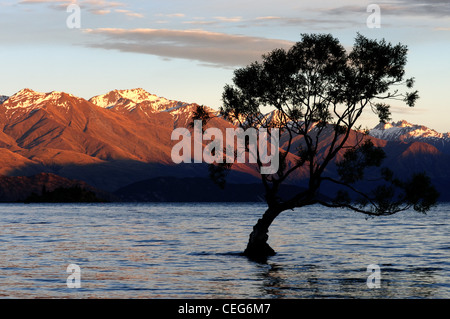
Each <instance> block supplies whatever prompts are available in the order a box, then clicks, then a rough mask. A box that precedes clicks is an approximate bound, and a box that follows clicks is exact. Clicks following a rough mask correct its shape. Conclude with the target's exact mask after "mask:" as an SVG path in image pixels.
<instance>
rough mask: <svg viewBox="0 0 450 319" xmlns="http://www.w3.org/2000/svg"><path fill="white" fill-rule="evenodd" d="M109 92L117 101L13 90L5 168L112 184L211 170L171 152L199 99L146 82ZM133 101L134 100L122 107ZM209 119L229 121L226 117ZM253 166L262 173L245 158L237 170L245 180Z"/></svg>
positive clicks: (5, 107)
mask: <svg viewBox="0 0 450 319" xmlns="http://www.w3.org/2000/svg"><path fill="white" fill-rule="evenodd" d="M118 95H120V96H121V97H120V98H118V99H115V98H117V97H118ZM106 96H108V97H112V98H111V99H109V100H108V101H110V102H111V101H113V102H112V103H113V104H101V105H100V106H99V105H96V104H94V103H92V102H90V101H88V100H85V99H83V98H78V97H76V96H73V95H71V94H67V93H64V92H56V91H55V92H50V93H40V92H35V91H33V90H31V89H23V90H21V91H19V92H17V93H16V94H14V95H13V96H11V97H10V98H9V99H8V100H6V101H5V102H4V103H3V104H1V105H0V173H1V174H4V175H8V176H23V175H26V176H30V175H35V174H39V173H42V172H45V173H52V174H56V175H59V176H62V177H65V178H70V179H80V180H83V181H85V182H87V183H88V184H90V185H92V186H94V187H96V188H99V189H103V190H106V191H115V190H117V189H118V188H121V187H124V186H126V185H128V184H131V183H134V182H137V181H140V180H144V179H148V178H154V177H158V176H181V177H182V176H186V177H188V176H189V177H196V176H202V177H205V176H208V169H207V165H202V164H196V165H188V164H186V165H175V164H174V163H173V161H172V159H171V150H172V147H173V145H175V143H177V141H172V140H171V134H172V131H173V129H174V128H176V127H179V126H182V127H186V126H187V124H188V123H189V122H190V121H191V119H192V114H193V112H194V111H195V109H196V106H197V105H196V104H189V103H183V102H177V101H168V100H165V99H163V98H161V99H157V98H155V97H154V95H151V94H150V93H146V92H143V91H142V90H140V89H138V90H122V91H112V92H109V93H108V94H106V95H105V96H104V97H106ZM147 97H150V98H151V99H150V100H145V98H147ZM125 99H128V100H127V101H125ZM91 100H92V101H105V100H106V98H99V99H94V98H93V99H91ZM129 101H131V102H129ZM158 101H159V102H158ZM122 102H124V103H125V104H120V103H122ZM131 103H134V105H133V107H129V108H125V107H124V105H131ZM163 105H164V106H163ZM105 106H108V107H105ZM150 109H151V112H150ZM211 125H213V126H214V127H219V128H222V129H225V128H226V127H230V126H231V125H230V124H229V123H228V122H226V121H225V120H223V119H220V118H215V119H213V120H212V121H211ZM239 170H240V171H241V172H239ZM249 173H250V175H252V176H253V178H254V176H256V171H254V170H253V171H252V169H249V168H248V167H245V166H242V165H241V166H240V167H239V166H238V167H237V170H236V173H233V174H232V178H236V180H238V181H240V182H242V181H244V180H247V179H248V175H249Z"/></svg>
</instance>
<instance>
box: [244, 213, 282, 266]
mask: <svg viewBox="0 0 450 319" xmlns="http://www.w3.org/2000/svg"><path fill="white" fill-rule="evenodd" d="M280 213H281V210H276V209H271V208H269V209H267V210H266V212H265V213H264V215H263V216H262V218H260V219H258V222H257V223H256V225H255V226H253V231H252V232H251V234H250V236H249V240H248V244H247V248H246V249H245V251H244V255H245V256H247V257H249V258H250V259H253V260H259V261H265V260H266V259H267V257H269V256H273V255H275V250H273V249H272V247H270V246H269V244H268V243H267V240H268V239H269V235H268V232H269V227H270V225H271V224H272V222H273V221H274V219H275V218H276V217H277V216H278V215H279V214H280Z"/></svg>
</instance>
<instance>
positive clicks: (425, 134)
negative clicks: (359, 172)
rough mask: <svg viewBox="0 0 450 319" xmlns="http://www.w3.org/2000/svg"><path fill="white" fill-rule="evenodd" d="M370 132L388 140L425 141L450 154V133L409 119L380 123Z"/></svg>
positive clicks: (374, 135)
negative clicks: (411, 121)
mask: <svg viewBox="0 0 450 319" xmlns="http://www.w3.org/2000/svg"><path fill="white" fill-rule="evenodd" d="M369 134H370V135H371V136H373V137H376V138H379V139H382V140H387V141H402V142H406V143H411V142H424V143H427V144H430V145H433V146H434V147H436V148H437V149H438V150H440V151H441V152H443V153H448V154H450V133H439V132H437V131H435V130H433V129H430V128H428V127H426V126H423V125H417V124H411V123H408V122H407V121H398V122H392V123H385V124H383V123H380V124H378V125H377V126H375V127H374V128H373V129H372V130H370V132H369Z"/></svg>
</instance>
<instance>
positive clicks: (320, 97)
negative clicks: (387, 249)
mask: <svg viewBox="0 0 450 319" xmlns="http://www.w3.org/2000/svg"><path fill="white" fill-rule="evenodd" d="M406 56H407V47H406V46H404V45H402V44H397V45H392V44H390V43H386V41H385V40H381V41H377V40H371V39H367V38H366V37H364V36H362V35H360V34H358V35H357V36H356V39H355V43H354V46H353V48H352V50H351V51H350V52H347V51H346V50H345V48H344V47H343V46H342V45H341V44H340V42H339V41H338V40H337V39H336V38H334V37H333V36H331V35H322V34H312V35H307V34H304V35H302V39H301V41H299V42H297V43H296V44H295V45H294V46H293V47H292V48H290V49H289V50H283V49H276V50H273V51H272V52H270V53H268V54H266V55H264V56H263V60H262V62H254V63H252V64H250V65H249V66H247V67H244V68H240V69H237V70H235V72H234V78H233V82H234V85H226V86H225V88H224V92H223V103H224V104H223V107H222V108H221V110H220V112H221V115H222V116H224V117H225V118H227V119H229V120H230V121H232V122H233V123H238V124H239V126H240V127H242V128H244V129H247V128H251V127H253V128H261V127H262V128H267V129H269V130H270V129H273V128H278V129H279V130H280V132H281V134H282V138H283V145H284V147H283V150H280V153H279V156H280V161H279V163H280V165H279V169H278V171H277V172H276V173H275V174H272V175H261V178H262V183H263V184H264V186H265V192H266V201H267V204H268V208H267V210H266V212H265V213H264V214H263V216H262V217H261V218H260V219H259V220H258V221H257V223H256V225H255V226H254V227H253V231H252V232H251V234H250V237H249V241H248V244H247V248H246V250H245V252H244V253H245V255H247V256H249V257H251V258H255V259H261V258H262V259H265V258H267V256H270V255H274V254H275V251H274V250H273V249H272V248H271V247H270V246H269V245H268V243H267V240H268V231H269V227H270V225H271V224H272V222H273V221H274V219H275V218H276V217H277V216H278V215H279V214H280V213H281V212H283V211H286V210H290V209H294V208H298V207H305V206H308V205H313V204H322V205H324V206H326V207H336V208H338V207H341V208H349V209H352V210H354V211H357V212H360V213H363V214H367V215H371V216H381V215H391V214H395V213H398V212H400V211H404V210H407V209H410V208H413V209H415V210H416V211H419V212H426V211H427V210H429V209H430V208H431V207H432V206H433V205H434V204H435V203H436V200H437V198H438V196H439V195H438V193H437V191H436V190H435V189H434V187H433V186H432V185H431V183H430V179H429V178H428V177H427V176H425V175H424V174H415V175H413V176H411V178H410V179H409V180H407V181H401V180H399V179H397V178H395V177H394V173H393V172H392V171H390V170H389V169H388V168H385V167H383V168H382V167H380V165H381V163H382V161H383V159H384V158H385V153H384V151H383V150H382V149H381V148H378V147H376V146H374V144H373V143H372V141H371V139H370V138H368V137H367V135H366V134H363V133H358V132H361V131H360V130H359V129H360V128H359V127H357V126H356V124H357V122H358V119H359V118H360V116H361V115H362V114H363V111H365V110H366V109H371V110H372V111H373V112H375V114H377V115H378V117H379V119H380V121H382V122H384V121H386V120H389V118H390V111H389V108H390V107H389V105H388V104H386V103H385V102H386V101H388V100H402V101H404V102H405V103H406V104H407V105H408V106H410V107H412V106H414V103H415V101H416V99H417V98H418V92H417V91H413V90H411V89H412V87H413V84H414V79H404V76H405V64H406V60H407V59H406ZM402 87H403V88H406V89H407V90H408V91H409V92H400V88H402ZM263 107H272V108H274V109H276V115H277V116H273V117H267V116H264V115H263V113H262V108H263ZM198 114H201V115H202V116H201V118H202V119H203V120H207V119H206V118H205V114H204V113H201V112H200V111H199V112H198ZM205 122H206V121H205ZM352 134H353V135H352ZM269 136H270V134H269ZM351 136H353V137H354V136H356V137H357V138H356V142H355V138H353V139H350V137H351ZM299 137H300V138H301V143H297V144H295V145H297V147H296V149H293V148H294V143H293V141H294V140H296V139H298V138H299ZM325 139H326V141H325ZM324 141H325V142H326V143H327V147H326V148H325V149H326V150H325V151H323V143H324ZM350 141H352V142H351V143H350ZM321 143H322V144H321ZM298 145H300V146H298ZM319 150H320V152H319ZM290 153H292V154H295V155H296V161H295V162H294V164H292V161H291V162H290V163H288V158H289V154H290ZM338 155H339V156H338ZM258 156H259V154H258ZM331 163H335V164H336V166H335V167H336V168H337V169H336V170H335V171H337V172H336V174H334V175H332V174H329V170H327V168H328V169H329V168H330V166H331V165H330V164H331ZM261 165H262V164H261V163H260V162H259V161H258V167H259V168H261ZM367 168H372V170H373V168H376V169H377V170H378V171H379V179H378V183H377V184H376V186H374V187H373V189H372V190H370V191H363V190H361V189H359V188H358V187H357V186H356V184H357V182H358V181H362V180H364V177H365V172H366V169H367ZM214 169H215V170H216V171H217V172H218V173H217V174H216V175H218V176H222V177H223V174H224V172H225V171H226V170H227V169H229V165H221V164H218V165H215V166H214ZM300 169H302V170H306V171H307V173H308V176H309V182H308V184H307V187H306V189H305V190H304V191H302V192H299V193H298V194H296V195H295V196H293V197H291V198H289V199H287V200H281V199H280V197H279V196H278V192H279V189H280V185H281V184H282V183H283V182H286V180H287V179H288V177H289V176H291V175H292V174H293V173H294V172H295V171H297V170H300ZM212 176H214V174H212ZM325 181H326V182H330V183H334V184H336V185H338V186H339V187H340V190H339V192H337V195H336V196H334V195H333V198H330V199H327V198H324V196H320V194H319V188H320V186H321V184H322V183H323V182H325ZM380 181H381V182H382V183H380Z"/></svg>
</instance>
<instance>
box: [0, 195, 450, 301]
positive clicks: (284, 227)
mask: <svg viewBox="0 0 450 319" xmlns="http://www.w3.org/2000/svg"><path fill="white" fill-rule="evenodd" d="M264 210H265V207H264V205H263V204H253V203H249V204H242V203H239V204H205V203H202V204H191V203H190V204H183V203H181V204H151V203H145V204H144V203H143V204H139V203H137V204H128V203H127V204H31V205H22V204H2V205H0V297H1V298H127V299H128V298H169V299H171V298H187V299H194V298H202V299H203V298H450V258H449V257H450V242H449V234H450V228H449V221H448V216H449V213H450V205H440V206H438V207H437V208H435V209H433V210H432V211H430V212H429V213H428V214H427V215H422V214H419V213H414V212H405V213H400V214H397V215H394V216H390V217H380V218H373V219H372V218H371V219H366V217H365V216H364V215H361V214H357V213H354V212H350V211H346V210H332V209H327V208H322V207H320V206H313V207H308V208H303V209H298V210H295V211H289V212H284V213H283V214H281V215H280V216H279V217H278V219H276V220H275V222H274V224H273V225H272V226H271V229H270V234H269V235H270V241H269V242H270V244H271V246H272V247H273V248H274V249H275V250H276V251H277V255H276V256H273V257H271V258H270V259H269V260H268V262H267V263H266V264H260V263H255V262H252V261H249V260H248V259H247V258H245V257H243V256H241V255H239V253H240V252H242V251H243V250H244V248H245V246H246V243H247V239H248V235H249V233H250V231H251V228H252V226H253V225H254V224H255V222H256V221H257V219H258V218H259V217H260V216H261V214H262V213H263V212H264ZM69 264H76V265H78V266H79V267H80V271H81V272H80V284H81V288H72V289H71V288H68V287H67V284H66V280H67V277H68V276H69V275H70V274H68V273H67V272H66V270H67V266H68V265H69ZM371 264H376V265H378V266H379V267H380V272H379V273H378V274H379V275H380V277H381V278H380V281H379V284H380V287H379V288H376V289H370V288H369V287H368V285H367V278H368V276H370V275H371V273H369V272H367V267H368V265H371ZM371 282H375V281H371Z"/></svg>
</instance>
